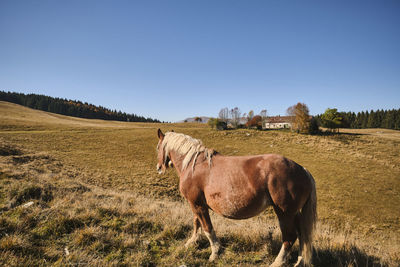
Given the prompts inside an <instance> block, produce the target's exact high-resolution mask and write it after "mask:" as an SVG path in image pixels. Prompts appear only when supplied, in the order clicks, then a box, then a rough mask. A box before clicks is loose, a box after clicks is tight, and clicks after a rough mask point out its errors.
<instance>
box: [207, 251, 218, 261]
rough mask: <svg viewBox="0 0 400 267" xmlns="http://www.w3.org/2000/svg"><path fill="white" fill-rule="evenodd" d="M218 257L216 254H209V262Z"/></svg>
mask: <svg viewBox="0 0 400 267" xmlns="http://www.w3.org/2000/svg"><path fill="white" fill-rule="evenodd" d="M217 258H218V254H214V253H213V254H211V256H210V258H209V259H208V261H209V262H213V261H214V260H216V259H217Z"/></svg>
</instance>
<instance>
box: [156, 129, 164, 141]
mask: <svg viewBox="0 0 400 267" xmlns="http://www.w3.org/2000/svg"><path fill="white" fill-rule="evenodd" d="M157 134H158V139H163V138H164V134H163V132H161V130H160V129H158V131H157Z"/></svg>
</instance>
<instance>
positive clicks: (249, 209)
mask: <svg viewBox="0 0 400 267" xmlns="http://www.w3.org/2000/svg"><path fill="white" fill-rule="evenodd" d="M207 204H208V206H209V207H210V208H211V209H212V210H213V211H215V212H216V213H218V214H220V215H222V216H224V217H227V218H231V219H247V218H250V217H254V216H256V215H258V214H259V213H260V212H262V211H264V210H265V209H266V208H267V206H269V205H270V201H269V197H268V195H267V194H266V193H260V194H256V195H251V196H243V195H240V194H238V195H233V196H228V195H224V194H221V193H214V194H210V195H209V196H208V197H207Z"/></svg>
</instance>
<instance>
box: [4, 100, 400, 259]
mask: <svg viewBox="0 0 400 267" xmlns="http://www.w3.org/2000/svg"><path fill="white" fill-rule="evenodd" d="M158 127H160V128H162V129H163V130H170V129H175V130H176V131H178V132H184V133H186V134H189V135H191V136H193V137H196V138H200V139H202V140H203V143H204V144H205V145H206V146H207V147H213V148H215V149H216V150H217V151H219V152H221V153H223V154H228V155H245V154H261V153H280V154H284V155H286V156H288V157H290V158H292V159H294V160H295V161H297V162H298V163H300V164H302V165H303V166H305V167H306V168H307V169H309V170H310V171H311V172H312V174H313V175H314V177H315V179H316V182H317V192H318V204H319V206H318V212H319V217H320V224H319V229H318V231H317V240H316V252H317V254H316V255H315V260H314V264H315V265H316V266H381V265H382V266H386V265H388V266H398V265H399V263H400V253H399V251H400V248H399V244H400V242H399V237H400V219H399V218H400V210H399V208H398V207H400V194H399V192H400V181H399V178H400V157H399V156H400V155H399V151H400V149H399V148H400V146H399V145H400V141H399V140H397V138H396V137H394V138H388V137H387V136H385V137H384V138H381V136H379V135H375V134H371V133H367V134H363V135H358V134H344V135H339V136H303V135H295V134H292V133H290V132H281V131H267V132H259V131H249V130H237V131H227V132H216V131H211V130H209V129H208V128H206V127H205V126H203V125H198V124H175V125H171V124H168V125H164V124H139V123H121V122H103V121H92V120H84V119H76V118H69V117H64V116H59V115H53V114H48V113H45V112H40V111H34V110H30V109H27V108H23V107H20V106H18V105H13V104H9V103H4V102H0V129H1V131H0V211H1V213H0V264H2V265H14V266H17V265H31V266H32V265H49V264H51V265H80V264H84V265H91V266H92V265H93V266H96V265H98V266H104V265H133V266H154V265H174V266H179V265H181V264H186V265H190V266H203V265H207V264H208V262H207V259H208V256H209V253H210V249H209V246H208V242H207V240H206V239H205V238H203V239H202V240H200V242H199V244H198V248H197V249H189V250H188V251H186V250H184V249H183V244H184V241H185V239H186V238H187V237H188V236H189V234H190V231H191V221H192V218H191V213H190V210H189V208H188V206H187V205H186V203H185V202H184V201H183V200H182V198H181V197H180V195H179V192H178V187H177V183H178V181H177V177H176V174H175V172H174V171H172V170H171V171H168V172H167V173H166V174H165V175H163V176H158V175H156V172H155V163H156V161H155V145H156V142H157V139H156V129H157V128H158ZM377 131H379V130H377ZM385 134H386V133H385ZM393 134H394V135H397V134H398V132H393ZM30 201H32V202H33V203H34V204H33V205H32V206H29V207H23V205H24V204H25V203H28V202H30ZM212 217H213V218H212V219H213V222H214V225H215V228H216V232H217V234H218V236H219V237H220V238H221V241H222V244H223V246H224V252H223V254H222V255H221V257H220V259H219V260H218V261H217V262H216V263H215V265H259V264H261V263H269V262H272V260H273V258H274V256H276V255H277V253H278V251H279V248H280V243H279V231H278V228H277V225H276V219H275V216H274V214H273V212H272V211H271V210H267V211H266V212H265V213H263V214H262V215H260V216H258V217H256V218H252V219H250V220H245V221H232V220H228V219H224V218H221V217H219V216H214V215H212ZM244 230H246V231H244ZM296 253H297V252H294V253H292V254H293V255H292V256H293V261H295V258H296Z"/></svg>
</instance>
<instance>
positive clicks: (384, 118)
mask: <svg viewBox="0 0 400 267" xmlns="http://www.w3.org/2000/svg"><path fill="white" fill-rule="evenodd" d="M316 119H317V120H318V122H319V123H320V125H322V126H324V127H327V128H329V129H334V128H351V129H366V128H385V129H394V130H400V109H392V110H377V111H374V110H371V111H362V112H358V113H355V112H338V111H337V109H329V108H328V109H327V110H326V111H325V113H324V114H320V115H317V116H316Z"/></svg>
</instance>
